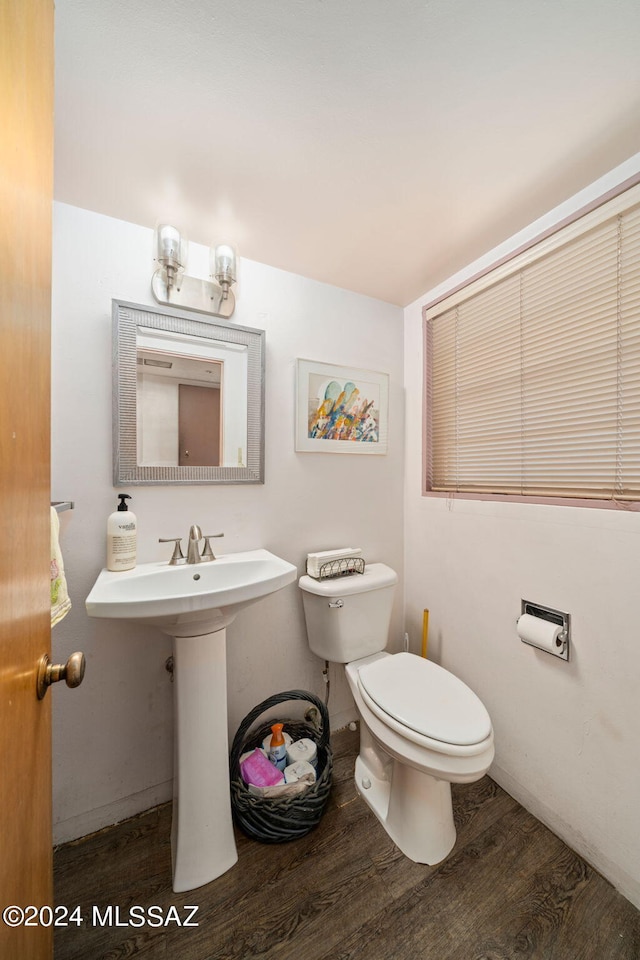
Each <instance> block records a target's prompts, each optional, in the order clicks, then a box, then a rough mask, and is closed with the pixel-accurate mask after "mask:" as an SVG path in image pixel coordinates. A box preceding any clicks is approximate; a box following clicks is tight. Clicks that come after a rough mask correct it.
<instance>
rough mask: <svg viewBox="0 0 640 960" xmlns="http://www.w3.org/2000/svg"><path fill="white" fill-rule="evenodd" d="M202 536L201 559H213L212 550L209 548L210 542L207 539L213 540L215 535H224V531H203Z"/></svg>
mask: <svg viewBox="0 0 640 960" xmlns="http://www.w3.org/2000/svg"><path fill="white" fill-rule="evenodd" d="M203 536H204V547H203V548H202V554H201V557H202V559H203V560H215V556H214V554H213V550H212V549H211V544H210V543H209V540H213V539H215V538H216V537H224V533H205V534H203Z"/></svg>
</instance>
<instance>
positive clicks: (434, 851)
mask: <svg viewBox="0 0 640 960" xmlns="http://www.w3.org/2000/svg"><path fill="white" fill-rule="evenodd" d="M365 729H366V728H364V724H362V723H361V725H360V735H361V738H362V735H363V733H364V732H365ZM366 739H368V738H367V736H366V734H365V737H364V740H366ZM355 783H356V789H357V791H358V793H359V794H360V796H361V797H362V799H363V800H364V801H365V803H366V804H367V806H368V807H370V808H371V810H372V811H373V813H375V815H376V817H377V818H378V820H379V821H380V823H381V824H382V826H383V827H384V829H385V830H386V832H387V833H388V835H389V836H390V837H391V839H392V840H393V842H394V843H395V844H396V846H397V847H398V848H399V849H400V850H401V851H402V853H404V855H405V856H406V857H409V859H410V860H414V861H415V862H416V863H427V864H430V865H433V864H436V863H440V861H441V860H444V859H445V857H446V856H447V855H448V854H449V853H451V850H452V849H453V846H454V844H455V842H456V828H455V826H454V823H453V807H452V804H451V784H450V783H449V782H448V781H446V780H436V779H435V777H431V776H429V774H427V773H421V772H420V771H419V770H415V769H414V768H413V767H409V766H408V765H407V764H403V763H400V762H399V761H398V760H394V759H392V758H391V757H389V758H386V759H385V760H383V759H382V758H381V757H380V753H379V751H378V750H376V749H375V747H374V745H373V743H372V742H370V744H365V743H362V745H361V751H360V755H359V756H358V758H357V760H356V770H355Z"/></svg>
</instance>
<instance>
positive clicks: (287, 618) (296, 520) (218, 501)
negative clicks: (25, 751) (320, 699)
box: [51, 204, 404, 842]
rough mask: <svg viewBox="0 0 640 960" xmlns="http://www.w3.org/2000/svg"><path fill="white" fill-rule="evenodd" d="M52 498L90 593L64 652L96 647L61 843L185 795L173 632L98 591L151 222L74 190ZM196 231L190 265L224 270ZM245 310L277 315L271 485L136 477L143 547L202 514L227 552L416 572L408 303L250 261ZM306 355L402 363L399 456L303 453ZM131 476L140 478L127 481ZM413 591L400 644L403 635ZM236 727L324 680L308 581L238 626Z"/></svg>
mask: <svg viewBox="0 0 640 960" xmlns="http://www.w3.org/2000/svg"><path fill="white" fill-rule="evenodd" d="M53 248H54V262H53V343H52V353H53V361H52V362H53V398H52V447H53V449H52V494H51V496H52V499H54V500H55V499H59V500H66V499H70V500H73V501H74V502H75V510H74V511H73V516H72V518H71V521H70V523H69V524H68V526H67V528H66V530H65V533H64V537H63V542H62V548H63V553H64V557H65V564H66V573H67V578H68V582H69V589H70V594H71V598H72V602H73V609H72V611H71V613H70V614H69V615H68V617H67V618H66V619H65V620H64V621H62V623H60V624H59V625H57V626H56V627H55V629H54V631H53V641H52V642H53V653H54V656H55V658H56V660H63V659H65V658H66V657H67V656H68V655H69V654H70V653H71V652H73V651H74V650H84V652H85V654H86V657H87V673H86V677H85V680H84V683H83V684H82V686H81V687H79V688H78V689H77V690H73V691H71V690H67V689H66V688H62V689H60V687H58V688H56V690H55V691H54V698H53V718H54V823H55V839H56V840H57V841H58V842H60V841H63V840H67V839H71V838H73V837H77V836H82V835H84V834H86V833H88V832H90V831H91V830H94V829H97V828H99V827H101V826H104V825H105V824H109V823H114V822H116V821H117V820H119V819H122V818H124V817H126V816H129V815H131V814H133V813H136V812H138V811H139V810H143V809H146V808H148V807H150V806H152V805H153V804H155V803H157V802H160V801H164V800H166V799H168V798H169V797H170V795H171V776H172V720H173V717H172V699H171V693H172V688H171V683H170V680H169V675H168V674H167V672H166V670H165V661H166V659H167V657H168V656H169V655H170V653H171V642H170V640H169V638H167V637H164V636H163V635H162V634H160V633H159V632H156V631H155V630H154V629H152V628H135V627H133V626H130V625H128V624H121V625H119V624H115V623H110V622H106V621H105V622H100V621H95V620H90V619H89V618H88V617H87V616H86V614H85V611H84V600H85V597H86V596H87V594H88V592H89V590H90V589H91V586H92V585H93V582H94V580H95V578H96V576H97V574H98V572H99V571H100V569H101V567H102V566H103V565H104V562H105V528H106V518H107V516H108V514H109V513H111V512H112V510H113V509H114V508H115V504H116V490H115V489H114V488H113V486H112V459H111V373H112V365H111V299H112V298H117V299H121V300H129V301H133V302H136V303H145V304H147V303H149V304H150V303H152V302H153V301H152V299H151V294H150V288H149V285H150V279H151V273H152V259H151V249H152V230H151V229H148V228H145V227H140V226H135V225H133V224H129V223H124V222H121V221H118V220H114V219H111V218H108V217H104V216H101V215H99V214H96V213H92V212H89V211H86V210H80V209H77V208H74V207H70V206H67V205H65V204H56V205H55V209H54V236H53ZM207 258H208V251H207V249H206V248H204V247H202V246H199V245H196V244H191V249H190V266H189V272H190V273H191V274H193V275H195V276H201V277H205V276H207V273H208V270H207ZM238 293H239V299H238V307H237V309H236V312H235V315H234V320H235V322H237V323H239V324H244V325H247V326H253V327H260V328H262V329H264V330H266V351H267V355H266V482H265V484H264V485H247V486H238V485H219V486H187V487H180V486H158V487H132V488H131V489H128V490H126V492H128V493H130V494H132V496H133V501H132V505H131V506H132V509H133V510H134V512H135V513H136V515H137V517H138V528H139V536H138V556H139V560H140V561H141V562H143V561H148V560H156V559H162V558H164V557H167V559H168V556H169V554H168V552H167V544H162V545H160V544H158V542H157V541H158V537H163V536H164V537H171V536H180V535H182V536H186V534H187V532H188V529H189V526H190V525H191V524H192V523H198V524H200V525H201V526H202V527H203V528H204V527H208V528H209V529H211V530H213V529H215V530H218V529H221V530H224V533H225V539H224V541H221V543H222V544H223V547H222V549H223V550H224V551H227V552H231V551H237V550H247V549H251V548H255V547H266V548H267V549H269V550H272V551H273V552H274V553H277V554H279V555H280V556H282V557H284V558H286V559H287V560H289V561H291V562H292V563H295V564H297V566H298V569H299V571H300V573H302V572H303V560H304V556H305V555H306V553H307V551H309V550H320V549H327V548H330V547H334V546H341V545H345V544H349V545H355V546H361V547H362V548H363V551H364V554H365V556H366V557H367V558H368V559H369V560H371V561H373V560H385V561H387V562H388V563H389V564H391V565H392V566H393V567H394V568H395V569H397V570H398V571H399V572H400V574H402V562H403V554H402V528H403V466H404V450H403V441H404V432H403V416H404V411H403V390H402V377H403V334H402V320H403V317H402V310H401V309H400V308H398V307H394V306H391V305H389V304H385V303H381V302H379V301H376V300H373V299H369V298H366V297H362V296H359V295H356V294H352V293H349V292H346V291H344V290H339V289H337V288H334V287H330V286H327V285H325V284H320V283H317V282H314V281H311V280H307V279H304V278H302V277H299V276H295V275H293V274H289V273H286V272H283V271H281V270H275V269H273V268H270V267H267V266H264V265H262V264H259V263H254V262H251V261H247V260H243V261H242V263H241V274H240V286H239V291H238ZM297 357H301V358H307V359H313V360H320V361H325V362H330V363H337V364H348V365H353V366H356V367H359V368H367V369H372V370H380V371H386V372H388V373H389V374H390V384H391V393H390V431H389V434H390V442H389V453H388V455H387V456H382V457H378V456H357V455H335V454H334V455H332V454H302V453H296V452H295V451H294V376H295V359H296V358H297ZM123 489H124V488H123ZM401 607H402V597H401V591H400V590H399V591H398V597H397V602H396V608H395V611H394V618H393V623H392V645H395V646H396V647H399V645H400V642H401V636H402V611H401ZM227 648H228V676H229V680H228V688H229V731H230V736H233V733H234V732H235V730H236V729H237V726H238V724H239V723H240V721H241V719H242V718H243V716H244V715H245V714H246V713H247V712H248V711H249V710H250V709H251V708H252V707H253V706H254V705H255V704H256V703H258V702H259V701H260V700H262V699H264V698H265V697H267V696H270V695H271V694H273V693H275V692H277V691H279V690H284V689H288V688H291V687H302V688H304V689H308V690H312V691H314V692H315V693H317V694H318V695H320V696H324V683H323V680H322V674H321V670H322V666H323V664H322V663H321V662H320V661H319V660H318V659H316V658H315V657H314V656H313V655H312V654H311V653H310V652H309V650H308V647H307V643H306V634H305V628H304V618H303V613H302V603H301V599H300V596H299V590H298V589H297V586H296V585H294V584H292V585H291V586H289V587H287V588H285V589H284V590H282V591H281V592H280V593H277V594H275V595H273V596H272V597H270V598H268V599H266V600H264V601H262V602H261V603H260V604H256V605H255V606H253V607H251V608H249V609H247V610H245V611H243V612H242V613H240V614H239V615H238V617H237V619H236V621H235V622H234V623H233V624H232V625H231V626H230V627H229V629H228V631H227ZM330 678H331V698H330V704H329V705H330V713H331V716H332V723H333V725H334V726H340V725H344V724H345V723H346V722H347V721H348V720H350V719H352V718H353V717H354V716H355V710H354V707H353V705H352V701H351V696H350V694H349V692H348V689H347V686H346V683H345V681H344V679H343V675H342V669H341V668H339V667H335V668H334V667H332V668H331V674H330Z"/></svg>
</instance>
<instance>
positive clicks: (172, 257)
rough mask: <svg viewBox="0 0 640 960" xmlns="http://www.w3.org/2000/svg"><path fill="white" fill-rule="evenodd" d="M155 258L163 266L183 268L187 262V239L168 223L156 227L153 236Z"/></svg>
mask: <svg viewBox="0 0 640 960" xmlns="http://www.w3.org/2000/svg"><path fill="white" fill-rule="evenodd" d="M154 249H155V258H156V260H157V261H158V262H159V263H161V264H163V266H165V267H174V268H176V269H184V267H185V266H186V263H187V240H186V237H183V236H181V234H180V231H179V230H177V229H176V228H175V227H172V226H171V225H170V224H168V223H160V224H158V226H157V227H156V232H155V237H154Z"/></svg>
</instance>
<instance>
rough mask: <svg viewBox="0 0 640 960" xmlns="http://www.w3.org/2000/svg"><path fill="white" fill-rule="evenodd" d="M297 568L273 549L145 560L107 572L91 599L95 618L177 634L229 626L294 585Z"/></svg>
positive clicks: (198, 633)
mask: <svg viewBox="0 0 640 960" xmlns="http://www.w3.org/2000/svg"><path fill="white" fill-rule="evenodd" d="M296 576H297V570H296V567H294V566H293V564H291V563H287V561H286V560H281V559H280V557H277V556H275V554H273V553H270V552H269V551H268V550H248V551H246V552H244V553H230V554H226V555H223V556H220V557H217V558H216V559H215V560H211V561H209V562H207V563H193V564H180V565H179V566H174V567H172V566H169V564H168V563H167V561H163V562H159V563H141V564H140V565H139V566H137V567H135V569H133V570H126V571H123V572H117V573H112V572H111V571H109V570H103V571H102V572H101V573H100V575H99V576H98V579H97V580H96V582H95V585H94V587H93V589H92V591H91V593H90V594H89V596H88V597H87V600H86V607H87V613H88V614H89V616H90V617H106V618H109V619H115V620H131V621H135V622H136V623H144V624H152V625H154V626H156V627H159V628H160V629H161V630H162V631H163V632H164V633H168V634H170V635H171V636H173V637H176V636H201V635H202V634H205V633H213V632H215V631H216V630H222V629H224V628H225V627H227V626H228V625H229V624H230V623H231V621H232V620H233V619H234V617H235V615H236V614H237V612H238V611H239V610H241V609H242V608H243V607H246V606H247V605H248V604H250V603H254V602H255V601H256V600H259V599H260V598H261V597H265V596H267V595H268V594H270V593H274V592H275V591H276V590H280V589H281V588H282V587H285V586H286V585H287V584H289V583H292V582H293V581H294V580H295V579H296Z"/></svg>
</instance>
